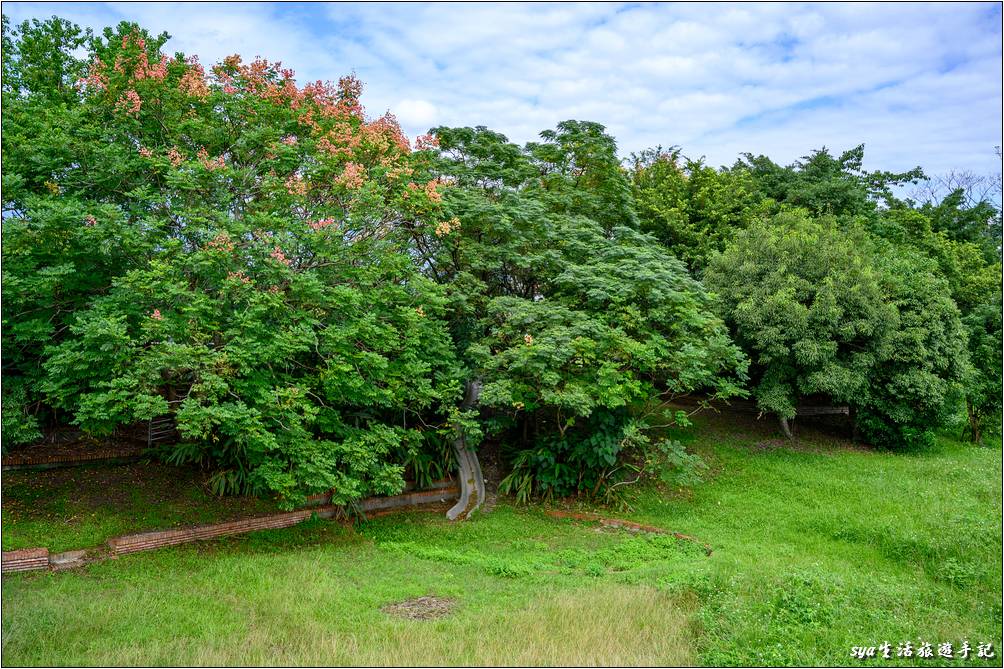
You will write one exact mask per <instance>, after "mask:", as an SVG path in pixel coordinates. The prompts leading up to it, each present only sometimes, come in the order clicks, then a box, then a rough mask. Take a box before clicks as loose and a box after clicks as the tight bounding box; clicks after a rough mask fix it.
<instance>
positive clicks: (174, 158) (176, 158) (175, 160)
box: [167, 146, 185, 167]
mask: <svg viewBox="0 0 1004 669" xmlns="http://www.w3.org/2000/svg"><path fill="white" fill-rule="evenodd" d="M167 157H168V159H169V160H170V161H171V165H172V166H173V167H177V166H178V165H180V164H181V163H182V162H184V160H185V157H184V156H183V155H181V151H178V147H176V146H172V147H171V150H170V151H168V152H167Z"/></svg>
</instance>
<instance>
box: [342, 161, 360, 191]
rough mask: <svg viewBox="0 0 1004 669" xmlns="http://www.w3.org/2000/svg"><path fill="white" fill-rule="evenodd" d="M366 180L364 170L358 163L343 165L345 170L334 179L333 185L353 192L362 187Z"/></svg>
mask: <svg viewBox="0 0 1004 669" xmlns="http://www.w3.org/2000/svg"><path fill="white" fill-rule="evenodd" d="M365 180H366V168H365V167H363V166H362V165H360V164H359V163H345V170H344V171H343V172H342V173H341V174H339V175H338V176H337V177H335V183H337V184H339V185H341V186H344V187H345V188H348V189H349V190H355V189H357V188H360V187H361V186H362V185H363V182H364V181H365Z"/></svg>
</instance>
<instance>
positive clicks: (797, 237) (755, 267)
mask: <svg viewBox="0 0 1004 669" xmlns="http://www.w3.org/2000/svg"><path fill="white" fill-rule="evenodd" d="M705 280H706V282H707V285H708V287H709V289H710V290H712V291H714V292H715V293H716V294H717V296H718V299H719V308H720V310H721V313H722V314H723V316H724V318H725V320H726V322H727V323H728V324H729V326H730V328H731V331H732V333H733V336H734V338H735V340H736V343H737V344H739V345H740V346H741V347H742V348H743V350H744V351H746V352H747V354H748V355H749V356H750V358H751V364H752V369H751V377H752V379H753V384H754V385H753V392H754V394H755V396H756V398H757V403H758V404H759V406H760V407H761V408H762V409H764V410H765V411H770V412H773V413H776V414H778V415H780V416H781V417H782V418H785V417H787V418H790V417H792V416H794V415H795V411H796V407H797V405H798V402H799V400H800V398H802V397H806V396H811V395H820V396H823V397H826V398H829V399H830V400H832V401H834V402H840V403H848V404H850V405H851V406H852V407H855V408H856V410H857V412H856V413H857V421H858V423H859V427H861V428H862V429H863V430H864V432H865V435H866V437H868V438H869V439H870V440H872V441H873V442H874V443H877V444H881V445H888V446H901V445H909V444H914V443H921V442H924V441H926V440H927V439H928V438H929V436H930V430H931V429H932V427H934V426H936V425H938V424H939V423H940V422H941V421H942V420H943V419H944V416H945V413H946V412H947V411H948V410H950V406H951V400H952V397H953V393H957V392H958V391H959V390H960V389H961V383H962V381H963V380H964V379H965V377H966V374H967V371H968V359H967V355H966V352H965V348H964V338H963V332H962V325H961V322H960V320H959V313H958V309H957V308H956V306H955V304H954V302H953V301H952V299H951V298H950V296H949V295H948V287H947V285H946V283H945V281H944V279H942V278H940V277H939V276H937V275H936V269H935V267H934V265H933V263H929V262H928V261H925V259H924V258H923V257H922V256H920V255H919V254H917V253H915V252H914V253H909V254H908V253H904V252H903V249H896V248H894V247H887V248H882V247H881V246H880V245H879V246H876V244H875V242H874V241H873V240H872V239H871V238H870V237H869V236H868V235H867V234H866V233H865V232H864V231H863V230H861V229H860V228H853V227H849V228H842V227H840V226H838V225H836V224H835V222H833V221H825V220H824V221H813V220H811V219H810V218H809V217H808V216H807V215H806V214H804V213H797V212H796V213H786V214H780V215H778V216H777V217H775V219H774V220H773V221H771V222H770V223H762V224H756V225H753V226H751V227H750V228H748V229H747V230H745V231H743V232H740V233H739V234H737V236H736V237H735V239H734V242H733V243H732V244H730V245H729V246H727V248H726V250H725V251H724V252H723V253H720V254H717V255H715V256H714V257H713V258H712V260H711V262H710V264H709V266H708V270H707V272H706V274H705Z"/></svg>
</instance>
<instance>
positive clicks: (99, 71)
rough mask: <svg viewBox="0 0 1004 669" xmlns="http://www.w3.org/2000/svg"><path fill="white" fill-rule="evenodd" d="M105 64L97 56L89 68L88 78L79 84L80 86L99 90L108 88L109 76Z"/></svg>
mask: <svg viewBox="0 0 1004 669" xmlns="http://www.w3.org/2000/svg"><path fill="white" fill-rule="evenodd" d="M104 70H105V64H104V63H103V62H102V61H101V59H100V58H98V57H97V56H95V57H94V60H92V61H91V64H90V66H89V67H88V68H87V76H86V77H84V78H83V79H81V80H80V81H78V82H77V84H78V85H84V86H89V87H93V88H95V89H97V90H101V91H103V90H105V89H106V88H108V75H106V74H105V72H104Z"/></svg>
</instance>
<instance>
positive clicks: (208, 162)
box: [196, 147, 227, 172]
mask: <svg viewBox="0 0 1004 669" xmlns="http://www.w3.org/2000/svg"><path fill="white" fill-rule="evenodd" d="M196 155H197V157H198V159H199V162H200V163H202V166H203V167H204V168H206V169H207V170H209V171H210V172H212V171H213V170H222V169H224V168H226V166H227V164H226V162H225V161H224V160H223V156H216V157H215V158H213V159H210V158H209V152H208V151H206V148H205V147H201V148H200V149H199V151H198V153H197V154H196Z"/></svg>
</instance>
